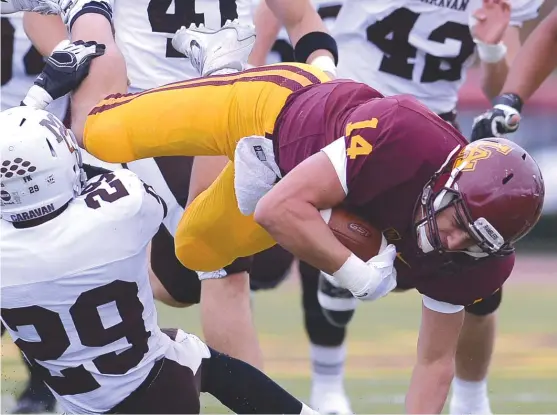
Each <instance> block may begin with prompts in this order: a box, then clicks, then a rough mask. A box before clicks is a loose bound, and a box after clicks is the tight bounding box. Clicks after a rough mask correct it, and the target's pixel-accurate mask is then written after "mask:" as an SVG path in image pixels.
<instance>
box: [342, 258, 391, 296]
mask: <svg viewBox="0 0 557 415" xmlns="http://www.w3.org/2000/svg"><path fill="white" fill-rule="evenodd" d="M373 271H374V268H373V267H370V266H369V265H367V264H366V263H365V262H364V261H362V260H361V259H360V258H358V257H357V256H356V255H354V254H351V255H350V256H349V257H348V259H347V260H346V262H345V263H344V264H342V266H341V267H340V269H339V270H338V271H337V272H335V273H334V274H333V275H332V276H333V278H334V279H335V280H337V281H338V283H339V284H340V285H341V286H343V287H344V288H346V289H347V290H350V291H351V292H352V293H359V292H362V291H364V290H365V289H369V288H370V273H372V272H373ZM374 277H375V278H376V279H377V282H376V284H375V286H377V285H379V283H380V282H381V276H380V275H379V272H376V275H375V276H374Z"/></svg>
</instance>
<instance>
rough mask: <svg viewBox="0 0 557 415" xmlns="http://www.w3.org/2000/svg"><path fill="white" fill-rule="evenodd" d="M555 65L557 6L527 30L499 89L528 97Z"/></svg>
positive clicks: (524, 98)
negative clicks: (525, 36)
mask: <svg viewBox="0 0 557 415" xmlns="http://www.w3.org/2000/svg"><path fill="white" fill-rule="evenodd" d="M555 68H557V8H556V9H554V10H553V12H551V13H550V14H549V15H548V16H547V17H546V18H545V19H544V20H542V22H541V23H540V24H539V25H538V26H537V27H536V29H534V31H533V32H532V33H531V34H530V36H529V37H528V39H526V42H524V45H523V46H522V48H521V49H520V51H519V52H518V54H517V56H516V60H515V63H514V64H513V66H512V68H511V70H510V71H509V74H508V76H507V79H506V81H505V84H504V85H503V88H502V92H503V93H510V94H516V95H517V96H518V97H520V99H521V100H522V102H524V101H526V100H528V99H529V98H530V97H531V96H532V95H533V94H534V92H535V91H536V90H537V89H538V88H539V87H540V85H541V84H542V82H543V81H544V80H545V79H546V78H547V77H548V76H549V75H550V74H551V72H552V71H553V70H554V69H555Z"/></svg>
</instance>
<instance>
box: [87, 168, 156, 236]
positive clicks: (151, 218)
mask: <svg viewBox="0 0 557 415" xmlns="http://www.w3.org/2000/svg"><path fill="white" fill-rule="evenodd" d="M82 195H84V196H85V203H86V204H87V206H88V207H90V208H93V209H101V208H102V209H103V214H104V215H105V216H107V217H109V218H111V219H112V220H125V219H129V218H134V217H135V218H137V220H132V221H130V223H132V224H134V225H135V226H137V227H138V230H139V232H140V236H141V240H149V239H150V238H152V237H153V235H154V234H155V233H156V232H157V230H158V229H159V226H160V224H161V222H162V220H163V219H164V218H165V216H166V204H165V202H164V200H163V199H162V198H161V197H159V195H158V194H157V193H156V192H155V190H154V189H153V188H152V187H151V186H149V185H148V184H146V183H144V182H143V181H141V179H140V178H139V177H138V176H137V175H136V174H135V173H133V172H132V171H130V170H127V169H120V170H115V171H113V172H111V173H106V174H102V175H100V176H97V177H94V178H92V179H91V180H89V181H88V182H87V185H86V186H85V188H84V190H83V192H82ZM122 195H123V196H122ZM124 196H125V197H124Z"/></svg>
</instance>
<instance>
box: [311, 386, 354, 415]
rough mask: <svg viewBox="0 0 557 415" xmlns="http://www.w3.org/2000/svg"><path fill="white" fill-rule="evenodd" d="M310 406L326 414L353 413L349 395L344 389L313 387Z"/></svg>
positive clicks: (342, 414) (344, 414)
mask: <svg viewBox="0 0 557 415" xmlns="http://www.w3.org/2000/svg"><path fill="white" fill-rule="evenodd" d="M310 406H311V407H312V409H314V410H316V411H317V412H319V413H320V414H326V415H347V414H352V413H353V412H352V409H351V408H350V402H349V401H348V397H347V396H346V393H344V391H343V390H340V391H333V390H319V389H313V390H312V393H311V398H310Z"/></svg>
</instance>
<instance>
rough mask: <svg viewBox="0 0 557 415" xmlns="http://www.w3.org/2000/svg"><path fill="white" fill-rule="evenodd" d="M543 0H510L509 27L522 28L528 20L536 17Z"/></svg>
mask: <svg viewBox="0 0 557 415" xmlns="http://www.w3.org/2000/svg"><path fill="white" fill-rule="evenodd" d="M543 2H544V0H511V25H512V26H518V27H522V24H523V23H524V22H526V21H528V20H532V19H535V18H536V17H538V14H539V12H540V7H542V4H543Z"/></svg>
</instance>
